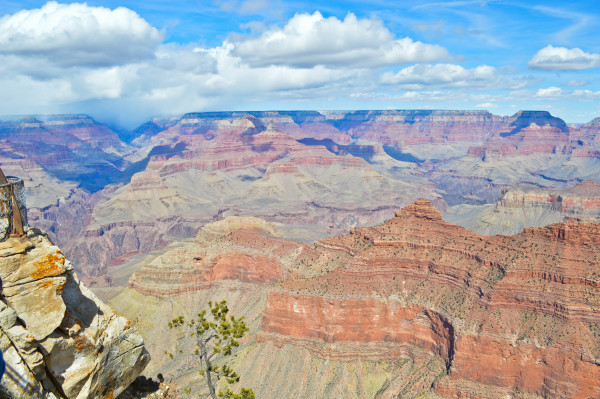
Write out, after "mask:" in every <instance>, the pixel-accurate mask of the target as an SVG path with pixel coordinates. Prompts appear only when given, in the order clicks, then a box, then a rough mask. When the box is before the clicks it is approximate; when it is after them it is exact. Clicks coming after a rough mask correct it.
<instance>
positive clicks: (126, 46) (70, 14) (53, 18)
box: [0, 1, 163, 66]
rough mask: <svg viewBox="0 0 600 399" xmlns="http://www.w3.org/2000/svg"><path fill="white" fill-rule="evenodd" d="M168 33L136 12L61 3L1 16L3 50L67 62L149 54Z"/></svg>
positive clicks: (117, 60) (115, 61) (116, 61)
mask: <svg viewBox="0 0 600 399" xmlns="http://www.w3.org/2000/svg"><path fill="white" fill-rule="evenodd" d="M162 39H163V35H162V33H161V32H159V31H158V30H157V29H156V28H154V27H152V26H151V25H150V24H149V23H148V22H146V21H145V20H144V19H143V18H141V17H140V16H139V15H138V14H136V13H135V12H133V11H131V10H129V9H127V8H123V7H119V8H116V9H114V10H110V9H108V8H104V7H91V6H88V5H87V4H79V3H73V4H59V3H57V2H54V1H51V2H48V3H46V4H45V5H44V6H43V7H42V8H39V9H34V10H23V11H20V12H17V13H16V14H12V15H7V16H4V17H2V18H0V54H4V55H17V56H20V57H30V58H38V59H47V60H49V61H51V62H53V63H55V64H57V65H61V66H107V65H120V64H124V63H129V62H133V61H139V60H143V59H148V58H151V57H152V56H153V52H154V49H155V47H156V46H157V45H158V44H159V43H160V42H161V41H162Z"/></svg>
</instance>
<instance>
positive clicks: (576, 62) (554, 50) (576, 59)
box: [527, 45, 600, 71]
mask: <svg viewBox="0 0 600 399" xmlns="http://www.w3.org/2000/svg"><path fill="white" fill-rule="evenodd" d="M527 65H528V66H529V68H531V69H539V70H543V71H579V70H583V69H591V68H600V54H595V53H586V52H585V51H583V50H581V49H579V48H571V49H569V48H566V47H554V46H551V45H550V46H547V47H544V48H543V49H541V50H539V51H538V52H537V53H535V54H534V56H533V57H532V58H531V60H530V61H529V63H528V64H527Z"/></svg>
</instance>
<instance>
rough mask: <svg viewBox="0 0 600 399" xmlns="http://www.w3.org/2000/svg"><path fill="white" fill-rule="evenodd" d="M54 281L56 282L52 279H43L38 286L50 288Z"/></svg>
mask: <svg viewBox="0 0 600 399" xmlns="http://www.w3.org/2000/svg"><path fill="white" fill-rule="evenodd" d="M53 283H54V282H53V281H52V280H43V281H42V282H40V283H39V284H38V288H40V289H46V288H50V287H51V286H52V284H53Z"/></svg>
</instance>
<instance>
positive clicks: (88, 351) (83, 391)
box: [0, 229, 150, 399]
mask: <svg viewBox="0 0 600 399" xmlns="http://www.w3.org/2000/svg"><path fill="white" fill-rule="evenodd" d="M0 278H1V281H2V300H1V301H0V347H1V349H2V351H3V353H4V357H5V360H6V363H7V372H6V374H5V376H4V378H3V380H2V385H3V387H4V388H6V389H8V391H9V392H11V393H12V394H13V395H16V396H18V397H27V398H36V399H37V398H40V399H41V398H71V399H75V398H77V399H84V398H103V399H105V398H116V397H117V396H118V395H119V393H121V392H122V391H123V390H124V389H125V388H127V386H128V385H129V384H130V383H131V382H132V381H133V380H134V379H135V378H136V377H137V376H138V375H139V374H140V373H141V371H142V370H143V369H144V367H145V366H146V364H147V363H148V361H149V360H150V357H149V355H148V353H147V351H146V349H145V348H144V345H143V340H142V337H141V336H140V335H139V334H138V332H137V330H136V329H135V327H134V326H133V325H132V324H131V322H129V321H128V320H127V319H125V318H124V317H121V316H118V315H117V314H115V313H114V312H113V311H112V309H111V308H110V307H108V306H107V305H105V304H104V303H102V302H101V301H100V300H99V299H98V298H97V297H96V296H95V295H94V294H93V293H92V292H91V291H90V290H88V289H87V288H86V287H85V286H84V285H83V284H82V283H81V282H80V281H79V279H78V278H77V276H76V274H75V273H74V272H73V267H72V266H71V264H70V262H69V261H68V260H66V259H65V257H64V256H63V254H62V253H61V251H60V249H59V248H58V247H56V246H54V245H52V244H51V243H50V241H49V240H48V238H47V237H46V236H45V235H44V234H42V233H40V232H39V230H36V229H30V230H29V231H28V233H27V236H26V237H23V238H10V239H8V240H7V241H5V242H2V243H0Z"/></svg>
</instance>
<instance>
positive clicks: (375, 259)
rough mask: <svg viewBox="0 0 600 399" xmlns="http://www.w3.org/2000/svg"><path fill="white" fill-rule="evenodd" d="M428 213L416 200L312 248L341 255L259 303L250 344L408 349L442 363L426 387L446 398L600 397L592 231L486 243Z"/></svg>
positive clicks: (599, 287)
mask: <svg viewBox="0 0 600 399" xmlns="http://www.w3.org/2000/svg"><path fill="white" fill-rule="evenodd" d="M438 215H439V213H438V212H437V210H435V209H433V208H432V207H431V205H429V204H428V202H426V201H419V202H417V203H415V204H413V205H411V206H408V207H406V208H404V209H403V210H402V211H401V212H399V213H397V215H396V217H395V218H394V219H392V220H390V221H389V222H386V223H384V224H382V225H380V226H376V227H373V228H357V229H354V230H353V231H352V233H351V234H350V235H347V236H342V237H339V238H335V239H328V240H324V241H321V242H320V243H319V246H320V247H324V248H326V249H327V250H328V251H331V250H338V251H340V252H343V253H346V254H350V255H351V259H350V260H349V261H348V262H347V263H345V264H344V266H342V267H339V268H337V269H335V270H334V271H332V272H330V273H328V274H326V275H322V276H319V277H316V278H313V279H308V280H306V279H303V280H287V281H285V282H284V283H282V287H284V288H285V289H287V291H284V292H278V291H276V292H273V293H271V294H270V295H269V296H268V298H267V304H266V310H265V314H264V316H263V322H262V330H263V331H264V332H265V333H264V334H262V335H260V337H261V339H264V340H273V342H278V343H281V342H284V343H293V344H297V345H301V346H303V347H307V348H309V349H310V350H313V351H314V352H315V353H318V354H324V356H343V355H337V352H338V350H340V349H339V348H342V351H344V349H345V348H346V347H347V345H343V344H344V343H345V342H346V341H348V342H350V343H352V344H353V345H354V346H353V345H350V348H353V349H350V350H349V353H350V354H351V355H350V356H354V357H360V356H366V358H368V357H369V356H370V355H373V356H377V355H378V356H381V357H383V358H385V357H386V356H394V354H395V355H398V353H401V349H400V348H399V347H401V346H402V345H408V346H417V347H419V348H421V349H425V350H428V351H430V352H432V353H434V354H436V355H437V356H439V357H440V358H441V359H442V360H443V361H444V362H445V363H446V364H447V366H448V377H446V378H444V379H441V380H439V381H437V382H436V385H435V387H436V388H435V389H436V392H438V394H440V395H448V397H453V395H455V394H458V395H463V394H466V392H469V390H466V391H461V389H466V388H465V387H463V388H461V386H463V385H465V384H463V383H462V381H463V380H464V381H469V382H471V383H475V385H476V389H475V392H476V394H474V396H472V397H490V398H491V397H494V396H493V395H492V396H487V395H486V392H494V390H496V389H505V388H509V389H519V390H522V391H526V392H529V393H531V394H535V395H540V396H548V395H549V396H551V397H556V398H573V397H576V398H589V397H597V396H598V395H600V384H598V383H597V381H598V378H600V344H599V341H598V340H597V338H596V335H597V326H598V323H599V322H600V313H599V312H600V309H599V308H598V307H597V304H598V300H600V280H599V279H598V277H599V276H600V259H599V258H598V250H599V249H600V241H599V237H600V225H598V224H594V223H574V222H569V223H561V224H558V225H552V226H548V227H546V228H541V229H540V228H533V229H527V230H525V231H524V232H523V233H521V234H520V235H517V236H513V237H510V236H494V237H485V236H479V235H477V234H475V233H471V232H469V231H468V230H464V229H462V228H460V227H458V226H456V225H452V224H449V223H447V222H444V221H443V220H440V218H439V216H438ZM381 320H382V321H381ZM380 323H381V324H380ZM361 342H368V343H369V344H367V345H365V346H363V347H362V349H363V350H364V351H365V352H364V355H363V352H361V350H360V348H361V345H360V343H361ZM394 344H397V345H398V346H399V347H394ZM369 345H373V347H374V348H376V349H374V350H372V349H371V348H372V347H371V346H369ZM366 348H369V350H368V351H367V349H366ZM482 365H485V366H484V367H482ZM471 388H472V387H471ZM471 388H469V389H471Z"/></svg>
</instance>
